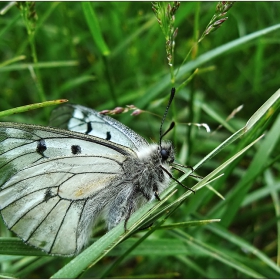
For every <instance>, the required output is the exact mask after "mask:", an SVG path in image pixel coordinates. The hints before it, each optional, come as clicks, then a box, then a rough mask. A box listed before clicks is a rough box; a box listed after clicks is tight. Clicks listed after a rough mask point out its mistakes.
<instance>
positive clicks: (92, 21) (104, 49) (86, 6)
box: [82, 2, 110, 56]
mask: <svg viewBox="0 0 280 280" xmlns="http://www.w3.org/2000/svg"><path fill="white" fill-rule="evenodd" d="M82 7H83V11H84V15H85V17H86V21H87V24H88V27H89V29H90V32H91V36H92V38H93V41H94V42H95V44H96V46H97V47H98V49H99V51H100V52H101V54H102V55H104V56H108V55H109V54H110V50H109V48H108V46H107V44H106V43H105V41H104V39H103V36H102V33H101V29H100V26H99V23H98V20H97V17H96V14H95V12H94V9H93V7H92V3H91V2H82Z"/></svg>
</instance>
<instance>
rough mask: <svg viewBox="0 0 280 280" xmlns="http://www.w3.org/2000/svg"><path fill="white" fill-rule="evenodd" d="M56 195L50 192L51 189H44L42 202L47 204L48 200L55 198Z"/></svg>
mask: <svg viewBox="0 0 280 280" xmlns="http://www.w3.org/2000/svg"><path fill="white" fill-rule="evenodd" d="M56 195H57V194H56V193H53V192H52V189H51V188H48V189H46V192H45V197H44V201H45V202H48V200H49V199H51V198H52V197H55V196H56Z"/></svg>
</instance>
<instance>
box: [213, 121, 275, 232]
mask: <svg viewBox="0 0 280 280" xmlns="http://www.w3.org/2000/svg"><path fill="white" fill-rule="evenodd" d="M264 117H266V116H264ZM279 127H280V116H278V119H277V120H276V122H275V123H274V125H273V126H272V128H271V130H270V131H268V133H267V134H266V137H265V138H264V140H263V142H262V145H261V146H260V147H259V149H258V151H257V153H256V154H255V156H254V158H253V160H252V162H251V164H250V166H249V167H248V168H247V170H246V173H245V174H244V175H243V176H242V178H241V179H240V181H239V182H238V183H237V185H236V186H235V188H234V190H233V191H232V192H231V193H229V194H228V196H227V201H226V203H227V205H230V207H226V210H225V211H224V213H223V216H222V218H223V220H222V223H223V225H224V226H225V227H226V226H228V225H229V224H230V223H231V221H232V220H233V218H234V217H235V215H236V213H237V211H238V209H239V208H240V205H241V204H242V201H243V200H244V197H245V195H246V193H247V192H248V191H249V189H250V188H251V186H252V185H253V182H254V179H255V178H256V177H257V176H258V175H259V174H260V173H261V172H262V170H263V168H264V166H265V163H266V162H267V161H268V159H269V157H270V155H271V153H272V151H273V149H274V147H275V146H276V145H277V142H278V141H279V139H280V133H279ZM223 206H224V203H223V202H221V203H220V204H218V207H216V208H215V209H214V211H210V212H209V214H214V213H217V211H219V209H220V208H221V207H223Z"/></svg>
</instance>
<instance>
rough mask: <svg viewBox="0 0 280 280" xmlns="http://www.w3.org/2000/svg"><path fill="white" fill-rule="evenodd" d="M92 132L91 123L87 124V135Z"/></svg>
mask: <svg viewBox="0 0 280 280" xmlns="http://www.w3.org/2000/svg"><path fill="white" fill-rule="evenodd" d="M91 131H92V126H91V122H88V123H87V131H86V132H85V134H89V133H90V132H91Z"/></svg>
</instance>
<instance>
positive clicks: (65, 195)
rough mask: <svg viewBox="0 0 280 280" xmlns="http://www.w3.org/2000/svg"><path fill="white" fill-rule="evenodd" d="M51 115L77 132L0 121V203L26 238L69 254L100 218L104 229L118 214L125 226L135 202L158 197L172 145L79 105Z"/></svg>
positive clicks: (165, 182) (7, 221)
mask: <svg viewBox="0 0 280 280" xmlns="http://www.w3.org/2000/svg"><path fill="white" fill-rule="evenodd" d="M51 123H52V124H56V125H58V126H60V127H64V128H67V129H70V130H75V131H79V132H73V131H68V130H64V129H61V128H51V127H43V126H36V125H26V124H17V123H4V122H3V123H0V175H1V176H0V211H1V214H2V217H3V220H4V222H5V224H6V225H7V227H8V228H9V229H10V230H12V231H13V232H14V233H16V234H17V235H18V236H19V237H20V238H21V239H23V241H24V242H25V243H27V244H30V245H33V246H35V247H38V248H40V249H42V250H44V251H45V252H47V253H49V254H53V255H65V256H71V255H75V254H77V253H79V252H80V251H81V250H82V248H83V247H84V246H85V245H86V243H87V242H88V239H89V237H90V234H91V231H92V227H93V225H94V224H95V223H96V221H97V220H98V219H99V218H103V219H104V220H105V221H106V223H107V227H108V229H109V230H110V229H111V228H113V227H114V226H116V225H117V224H118V223H119V222H120V221H122V220H124V221H125V227H126V223H127V221H128V219H129V217H130V216H131V214H132V213H133V212H135V211H136V210H137V209H138V208H139V207H140V206H141V205H143V204H144V203H146V202H147V201H150V200H152V199H154V198H155V197H156V198H157V199H159V194H160V193H161V192H162V191H163V190H164V189H165V188H167V186H168V184H169V181H170V177H171V173H170V172H171V164H172V163H173V161H174V151H173V147H172V144H171V143H170V142H161V143H160V144H148V143H147V142H146V140H145V139H143V138H142V137H141V136H139V135H138V134H136V133H135V132H134V131H132V130H131V129H129V128H128V127H126V126H125V125H123V124H121V123H120V122H118V121H116V120H114V119H112V118H110V117H108V116H104V115H101V114H99V113H98V112H96V111H94V110H91V109H88V108H86V107H83V106H78V105H64V106H60V107H58V108H57V109H56V110H55V111H54V113H53V115H52V118H51ZM80 132H82V133H80ZM84 133H86V134H90V135H86V134H84ZM92 135H94V136H92ZM96 136H98V137H96Z"/></svg>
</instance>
